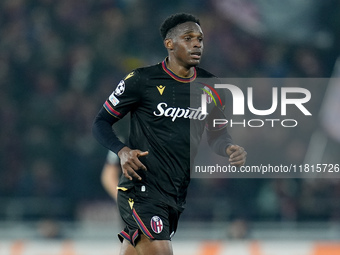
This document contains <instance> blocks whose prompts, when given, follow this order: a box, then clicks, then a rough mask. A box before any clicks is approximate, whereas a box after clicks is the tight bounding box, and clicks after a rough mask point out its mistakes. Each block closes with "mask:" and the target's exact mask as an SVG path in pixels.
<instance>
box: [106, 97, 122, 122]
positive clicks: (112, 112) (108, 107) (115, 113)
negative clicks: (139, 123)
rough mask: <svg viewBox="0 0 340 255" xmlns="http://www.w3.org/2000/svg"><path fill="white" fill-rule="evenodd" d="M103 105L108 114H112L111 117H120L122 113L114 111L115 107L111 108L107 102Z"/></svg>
mask: <svg viewBox="0 0 340 255" xmlns="http://www.w3.org/2000/svg"><path fill="white" fill-rule="evenodd" d="M103 107H104V108H105V110H106V111H107V112H108V113H109V114H110V115H112V116H113V117H116V118H118V119H120V118H121V116H122V114H121V113H120V112H118V111H116V110H115V109H113V108H112V106H111V105H110V103H109V102H107V101H106V102H105V103H104V105H103Z"/></svg>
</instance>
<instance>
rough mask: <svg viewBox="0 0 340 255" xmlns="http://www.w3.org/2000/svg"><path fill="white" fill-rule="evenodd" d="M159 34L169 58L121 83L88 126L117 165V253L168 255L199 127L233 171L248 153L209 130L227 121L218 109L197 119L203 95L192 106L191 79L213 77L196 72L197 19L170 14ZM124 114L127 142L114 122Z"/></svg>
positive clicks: (199, 31)
mask: <svg viewBox="0 0 340 255" xmlns="http://www.w3.org/2000/svg"><path fill="white" fill-rule="evenodd" d="M160 32H161V36H162V38H163V42H164V46H165V48H166V49H167V51H168V56H167V57H166V58H165V59H164V61H162V62H161V63H158V64H156V65H153V66H149V67H144V68H138V69H136V70H134V71H133V72H131V73H129V74H128V75H127V76H126V77H125V78H124V79H123V80H122V81H120V83H119V84H118V85H117V87H116V88H115V90H114V91H113V93H112V94H111V95H110V96H109V97H108V99H107V100H106V102H105V103H104V105H103V107H102V109H101V110H100V111H99V113H98V115H97V117H96V119H95V121H94V125H93V134H94V136H95V137H96V139H97V140H98V141H99V142H100V143H101V144H102V145H103V146H105V147H106V148H108V149H110V150H111V151H113V152H115V153H116V154H117V155H118V156H119V158H120V161H121V167H122V172H123V174H122V177H121V178H120V182H119V186H118V189H119V191H118V207H119V211H120V214H121V217H122V219H123V221H124V222H125V224H126V227H125V228H124V230H122V231H121V232H120V234H119V235H118V236H119V238H120V240H121V241H122V246H121V251H120V254H121V255H131V254H139V255H142V254H147V255H156V254H162V255H171V254H173V252H172V245H171V241H170V240H171V237H172V236H173V234H174V233H175V231H176V229H177V223H178V219H179V217H180V214H181V212H182V211H183V209H184V204H185V198H186V193H187V188H188V185H189V181H190V165H191V164H192V160H193V157H194V155H195V153H196V151H197V149H196V148H197V147H198V144H199V142H200V139H201V137H202V134H203V131H204V129H205V127H207V128H206V130H207V139H208V142H209V144H210V146H211V148H212V149H213V150H214V151H215V152H216V153H218V154H220V155H224V156H226V157H229V162H230V164H231V165H234V166H241V165H243V164H244V163H245V160H246V154H247V153H246V152H245V150H244V149H243V148H242V147H241V146H238V145H235V144H233V142H232V139H231V137H230V135H229V134H228V132H227V129H226V127H225V126H222V127H218V128H213V127H212V125H211V120H212V118H213V117H220V118H222V116H223V118H225V117H224V115H223V107H218V106H214V105H213V104H209V105H208V107H207V113H208V114H203V112H202V110H201V107H198V102H201V101H200V100H201V97H194V98H199V100H198V102H196V103H197V107H196V108H195V106H193V105H192V104H191V102H190V101H191V100H190V99H191V96H192V95H191V87H193V88H194V87H195V86H196V85H197V84H196V85H195V84H194V82H195V80H196V78H214V76H213V75H212V74H210V73H209V72H207V71H205V70H204V69H202V68H199V67H197V65H198V64H199V63H200V60H201V56H202V53H203V37H204V36H203V32H202V29H201V27H200V22H199V20H198V19H197V18H196V17H194V16H193V15H190V14H184V13H181V14H174V15H172V16H170V17H168V18H167V19H166V20H165V21H164V22H163V24H162V25H161V28H160ZM194 91H196V92H197V91H200V93H201V92H202V90H200V89H197V90H194ZM193 101H194V105H195V100H193ZM129 112H130V114H131V123H130V125H131V126H130V136H129V144H128V145H126V144H124V143H122V142H121V141H120V140H119V139H118V138H117V136H116V134H115V133H114V132H113V131H112V125H113V124H114V123H116V122H117V121H118V120H119V119H121V118H122V117H123V116H125V115H126V114H127V113H129ZM192 122H193V123H194V124H193V125H191V123H192Z"/></svg>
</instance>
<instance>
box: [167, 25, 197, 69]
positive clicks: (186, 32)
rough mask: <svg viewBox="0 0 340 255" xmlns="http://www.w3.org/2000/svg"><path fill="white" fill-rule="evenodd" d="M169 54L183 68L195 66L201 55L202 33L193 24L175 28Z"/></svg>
mask: <svg viewBox="0 0 340 255" xmlns="http://www.w3.org/2000/svg"><path fill="white" fill-rule="evenodd" d="M171 40H172V48H171V50H170V54H171V55H172V56H173V57H175V59H176V60H177V61H176V62H177V63H178V64H180V65H182V66H183V67H186V68H190V67H192V66H196V65H198V64H199V63H200V61H201V56H202V53H203V32H202V29H201V27H200V26H199V25H198V24H197V23H195V22H185V23H183V24H180V25H178V26H177V27H176V28H175V31H174V35H173V38H172V39H171Z"/></svg>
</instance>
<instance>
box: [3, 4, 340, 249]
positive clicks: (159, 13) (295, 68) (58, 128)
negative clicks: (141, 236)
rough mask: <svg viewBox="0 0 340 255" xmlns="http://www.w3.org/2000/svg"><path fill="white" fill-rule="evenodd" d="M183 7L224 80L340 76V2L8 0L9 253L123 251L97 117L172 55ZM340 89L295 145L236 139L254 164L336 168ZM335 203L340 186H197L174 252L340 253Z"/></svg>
mask: <svg viewBox="0 0 340 255" xmlns="http://www.w3.org/2000/svg"><path fill="white" fill-rule="evenodd" d="M175 12H190V13H193V14H195V15H197V16H198V17H199V18H200V19H201V23H202V28H203V31H204V33H205V55H204V57H203V61H202V64H201V66H202V67H205V68H207V69H208V70H210V71H211V72H213V73H214V74H216V75H218V76H220V77H241V78H242V77H244V78H247V77H273V78H286V77H302V78H315V77H324V78H327V77H331V76H332V75H334V73H335V75H336V71H334V66H335V63H336V59H337V57H338V56H339V52H340V19H339V16H340V3H339V1H337V0H325V1H296V0H295V1H294V0H287V1H274V0H195V1H194V0H186V1H181V0H175V1H157V0H145V1H137V0H58V1H53V0H2V1H0V90H1V91H0V123H1V128H0V255H6V254H10V255H27V254H31V255H42V254H45V255H47V254H48V255H57V254H58V255H87V254H91V255H92V254H96V255H104V254H107V255H109V254H110V255H111V254H112V255H113V254H118V247H119V244H118V241H117V240H116V232H117V231H118V230H119V228H120V221H119V217H118V215H117V211H116V208H115V204H114V202H113V201H112V199H111V198H110V197H109V196H108V195H107V194H106V193H105V191H104V190H103V188H102V186H101V184H100V173H101V169H102V167H103V164H104V161H105V158H106V154H107V151H106V150H105V149H103V148H102V147H101V146H100V145H99V144H98V143H97V142H96V141H95V140H94V139H93V137H92V134H91V126H92V121H93V119H94V116H95V115H96V113H97V111H98V110H99V108H100V107H101V105H102V103H103V102H104V100H105V99H106V97H107V96H108V95H109V94H110V93H111V92H112V90H113V88H114V86H115V85H116V84H117V83H118V82H119V80H120V79H121V78H122V77H123V76H124V75H126V74H127V73H128V72H129V71H130V70H131V69H133V68H136V67H138V66H142V65H148V64H154V63H156V62H160V61H162V60H163V58H164V57H165V55H166V51H165V49H164V48H163V44H162V41H161V38H160V36H159V33H158V27H159V25H160V23H161V22H162V21H163V20H164V18H165V17H167V16H168V15H170V14H172V13H175ZM339 73H340V72H339ZM339 86H340V85H339V84H333V85H332V89H330V88H327V87H324V88H320V93H319V96H320V98H319V102H320V104H318V105H315V106H314V107H316V108H317V109H314V110H315V111H316V112H318V109H319V108H320V107H321V104H323V106H324V107H323V110H324V111H323V112H321V115H320V116H321V117H320V118H319V117H318V116H315V121H316V123H314V125H313V126H303V127H302V129H300V130H299V131H298V132H297V134H296V135H295V136H293V137H289V139H287V137H286V136H285V135H282V136H281V135H280V133H277V134H275V136H273V137H272V138H271V140H270V143H269V144H261V142H260V140H261V137H262V136H263V135H266V134H261V133H259V136H257V137H246V138H247V139H246V140H244V141H241V142H239V141H238V143H240V144H241V145H243V146H244V147H246V149H247V151H248V153H249V157H248V164H258V163H259V162H262V161H263V160H266V159H268V158H270V159H271V160H272V161H271V162H273V163H275V162H276V163H280V162H281V163H282V162H291V163H300V162H303V161H304V159H305V158H306V156H309V157H311V158H314V157H315V156H318V157H320V159H323V160H326V161H327V162H331V160H333V161H335V162H337V163H339V158H340V149H339V148H340V138H339V137H340V134H339V132H340V131H339V130H340V128H339V119H340V116H339V114H340V107H339V100H340V99H339V98H340V92H339ZM327 89H328V91H331V93H327ZM329 94H330V95H331V96H333V100H331V98H330V96H326V95H329ZM334 98H335V100H334ZM328 99H329V100H328ZM255 101H256V100H255ZM323 118H325V119H326V120H327V121H325V122H323V123H326V124H325V125H323V126H322V125H320V123H321V121H320V119H323ZM126 124H127V123H126V121H125V122H124V121H123V122H122V123H121V124H120V126H119V127H118V128H119V129H121V132H124V130H126V128H125V125H126ZM310 134H313V135H310ZM312 137H313V138H312ZM315 144H316V146H315ZM259 146H261V149H259ZM273 148H274V150H273ZM339 197H340V179H337V178H332V179H311V178H309V179H302V178H300V179H231V180H230V179H193V180H192V185H191V188H190V193H189V197H188V206H187V209H186V211H185V212H184V214H183V217H182V219H181V224H180V227H179V231H178V234H176V236H175V238H174V250H175V254H202V255H203V254H241V255H242V254H244V255H248V254H251V255H269V254H271V255H278V254H282V255H283V254H290V255H295V254H297V255H311V254H313V255H336V254H340V242H339V240H340V224H339V220H340V199H339Z"/></svg>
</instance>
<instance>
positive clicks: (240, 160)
mask: <svg viewBox="0 0 340 255" xmlns="http://www.w3.org/2000/svg"><path fill="white" fill-rule="evenodd" d="M226 152H227V154H228V155H229V162H230V165H232V166H243V165H244V164H245V163H246V158H247V152H246V151H245V150H244V148H243V147H241V146H239V145H230V146H229V147H228V148H227V149H226Z"/></svg>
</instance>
